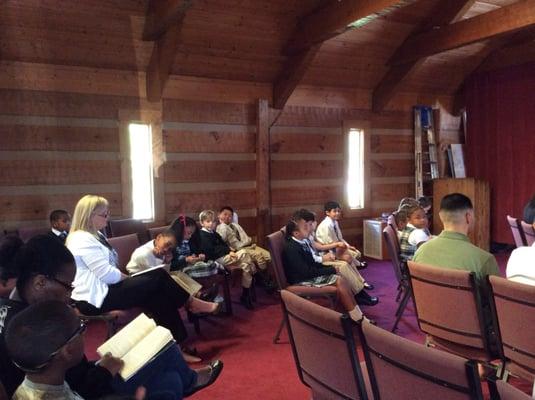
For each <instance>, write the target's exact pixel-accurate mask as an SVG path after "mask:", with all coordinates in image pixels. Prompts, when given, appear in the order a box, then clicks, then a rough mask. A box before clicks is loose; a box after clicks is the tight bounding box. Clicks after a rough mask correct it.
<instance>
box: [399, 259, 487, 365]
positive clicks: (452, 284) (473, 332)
mask: <svg viewBox="0 0 535 400" xmlns="http://www.w3.org/2000/svg"><path fill="white" fill-rule="evenodd" d="M408 267H409V268H408V269H409V274H410V283H411V288H412V293H413V299H414V307H415V310H416V315H417V318H418V325H419V327H420V330H421V331H422V332H424V333H426V334H427V339H426V344H427V345H429V346H434V347H437V348H439V349H442V350H445V351H448V352H450V353H454V354H457V355H459V356H461V357H465V358H468V359H473V360H477V361H479V362H482V363H484V364H486V365H489V366H490V361H492V360H495V359H496V358H498V357H497V356H496V355H495V354H494V352H493V350H492V349H491V346H490V343H489V342H488V338H487V327H486V322H485V318H484V314H483V309H482V306H481V295H480V292H479V290H478V288H477V285H476V281H475V276H474V274H473V273H471V272H467V271H461V270H454V269H447V268H438V267H433V266H430V265H424V264H418V263H415V262H413V261H409V262H408ZM492 319H493V321H492V324H493V330H494V332H496V331H497V327H496V322H495V320H494V319H495V318H494V317H493V318H492Z"/></svg>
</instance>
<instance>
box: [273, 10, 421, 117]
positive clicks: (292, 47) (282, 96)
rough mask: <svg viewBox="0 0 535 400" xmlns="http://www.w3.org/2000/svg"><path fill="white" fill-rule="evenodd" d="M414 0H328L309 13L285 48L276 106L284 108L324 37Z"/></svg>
mask: <svg viewBox="0 0 535 400" xmlns="http://www.w3.org/2000/svg"><path fill="white" fill-rule="evenodd" d="M415 1H416V0H343V1H339V0H328V2H327V3H326V5H325V6H323V7H321V8H319V9H318V10H316V11H314V12H313V13H312V14H309V15H308V16H306V17H305V18H304V19H303V20H302V21H301V22H300V23H299V25H298V28H297V30H296V32H295V33H294V35H293V36H292V38H291V39H290V40H289V41H288V44H287V45H286V47H285V53H286V54H287V55H289V57H288V60H287V61H286V63H285V64H284V66H283V69H282V72H281V73H280V75H279V76H278V77H277V79H276V81H275V83H274V85H273V108H275V109H278V110H282V109H283V108H284V105H285V104H286V102H287V101H288V98H289V97H290V96H291V94H292V93H293V91H294V90H295V88H296V87H297V85H298V84H299V82H300V81H301V79H302V78H303V76H304V75H305V73H306V71H307V69H308V67H309V65H310V64H311V63H312V61H313V60H314V57H315V56H316V54H317V52H318V50H319V48H320V46H321V44H322V43H323V42H324V41H325V40H327V39H331V38H333V37H334V36H337V35H340V34H342V33H344V32H346V31H348V30H350V29H355V28H360V27H362V26H364V25H366V24H368V23H370V22H371V21H373V20H374V19H376V18H378V17H380V16H383V15H386V14H388V13H390V12H392V11H394V10H396V9H398V8H399V7H402V6H405V5H407V4H410V3H414V2H415Z"/></svg>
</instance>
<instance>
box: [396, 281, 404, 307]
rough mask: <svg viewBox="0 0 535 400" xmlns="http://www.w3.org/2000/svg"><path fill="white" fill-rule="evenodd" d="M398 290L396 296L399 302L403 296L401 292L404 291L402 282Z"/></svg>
mask: <svg viewBox="0 0 535 400" xmlns="http://www.w3.org/2000/svg"><path fill="white" fill-rule="evenodd" d="M397 291H398V294H397V296H396V303H397V302H399V299H400V298H401V294H402V293H403V286H402V285H401V283H400V284H399V285H398V288H397Z"/></svg>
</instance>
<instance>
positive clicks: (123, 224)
mask: <svg viewBox="0 0 535 400" xmlns="http://www.w3.org/2000/svg"><path fill="white" fill-rule="evenodd" d="M108 226H109V228H110V237H115V236H125V235H130V234H131V233H135V234H137V235H138V238H139V243H145V242H148V240H149V235H148V233H147V227H146V226H145V224H144V223H143V221H141V220H139V219H134V218H126V219H112V220H110V221H109V222H108Z"/></svg>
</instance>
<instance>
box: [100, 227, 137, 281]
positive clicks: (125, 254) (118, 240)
mask: <svg viewBox="0 0 535 400" xmlns="http://www.w3.org/2000/svg"><path fill="white" fill-rule="evenodd" d="M108 242H109V243H110V244H111V246H112V247H113V248H114V249H115V251H116V252H117V255H118V256H119V269H120V270H121V272H123V273H125V274H128V271H127V270H126V264H128V262H129V261H130V257H131V256H132V253H133V252H134V250H135V249H137V248H138V247H139V245H140V243H139V239H138V236H137V234H135V233H131V234H130V235H124V236H117V237H112V238H109V239H108Z"/></svg>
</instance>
